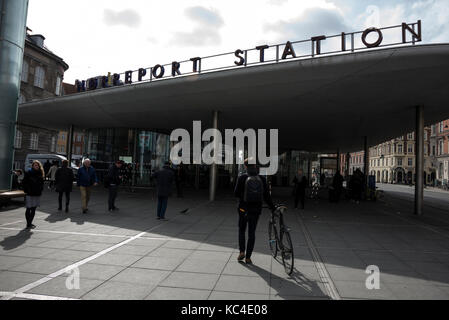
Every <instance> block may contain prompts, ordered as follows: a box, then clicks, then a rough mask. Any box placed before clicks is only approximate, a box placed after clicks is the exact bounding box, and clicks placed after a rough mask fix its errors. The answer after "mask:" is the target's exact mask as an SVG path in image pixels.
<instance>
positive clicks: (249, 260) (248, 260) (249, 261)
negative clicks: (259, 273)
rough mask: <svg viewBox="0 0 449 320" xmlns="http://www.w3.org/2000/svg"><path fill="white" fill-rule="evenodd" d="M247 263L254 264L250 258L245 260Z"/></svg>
mask: <svg viewBox="0 0 449 320" xmlns="http://www.w3.org/2000/svg"><path fill="white" fill-rule="evenodd" d="M245 263H246V264H253V262H252V261H251V259H250V258H246V259H245Z"/></svg>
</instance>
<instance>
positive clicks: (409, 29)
mask: <svg viewBox="0 0 449 320" xmlns="http://www.w3.org/2000/svg"><path fill="white" fill-rule="evenodd" d="M406 30H408V31H409V32H410V33H411V34H412V38H415V39H416V41H421V39H422V38H421V20H418V33H416V32H415V30H413V29H412V28H410V27H409V26H408V24H406V23H404V22H403V23H402V43H406V42H407V38H406V37H405V31H406Z"/></svg>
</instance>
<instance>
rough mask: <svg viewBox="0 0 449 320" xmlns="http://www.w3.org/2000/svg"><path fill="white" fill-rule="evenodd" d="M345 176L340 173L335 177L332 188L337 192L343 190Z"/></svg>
mask: <svg viewBox="0 0 449 320" xmlns="http://www.w3.org/2000/svg"><path fill="white" fill-rule="evenodd" d="M343 180H344V179H343V176H342V175H341V174H339V173H336V174H335V175H334V179H333V180H332V186H333V187H334V189H336V190H341V189H342V188H343Z"/></svg>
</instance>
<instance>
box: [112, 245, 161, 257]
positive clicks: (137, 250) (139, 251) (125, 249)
mask: <svg viewBox="0 0 449 320" xmlns="http://www.w3.org/2000/svg"><path fill="white" fill-rule="evenodd" d="M156 248H157V247H156V246H133V245H123V246H121V247H119V248H117V249H114V250H112V251H111V253H115V254H131V255H142V256H144V255H146V254H148V253H149V252H151V251H153V250H155V249H156Z"/></svg>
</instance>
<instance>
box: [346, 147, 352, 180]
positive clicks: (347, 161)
mask: <svg viewBox="0 0 449 320" xmlns="http://www.w3.org/2000/svg"><path fill="white" fill-rule="evenodd" d="M350 157H351V154H350V153H349V152H348V153H346V159H345V160H346V172H345V177H347V176H349V159H350Z"/></svg>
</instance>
